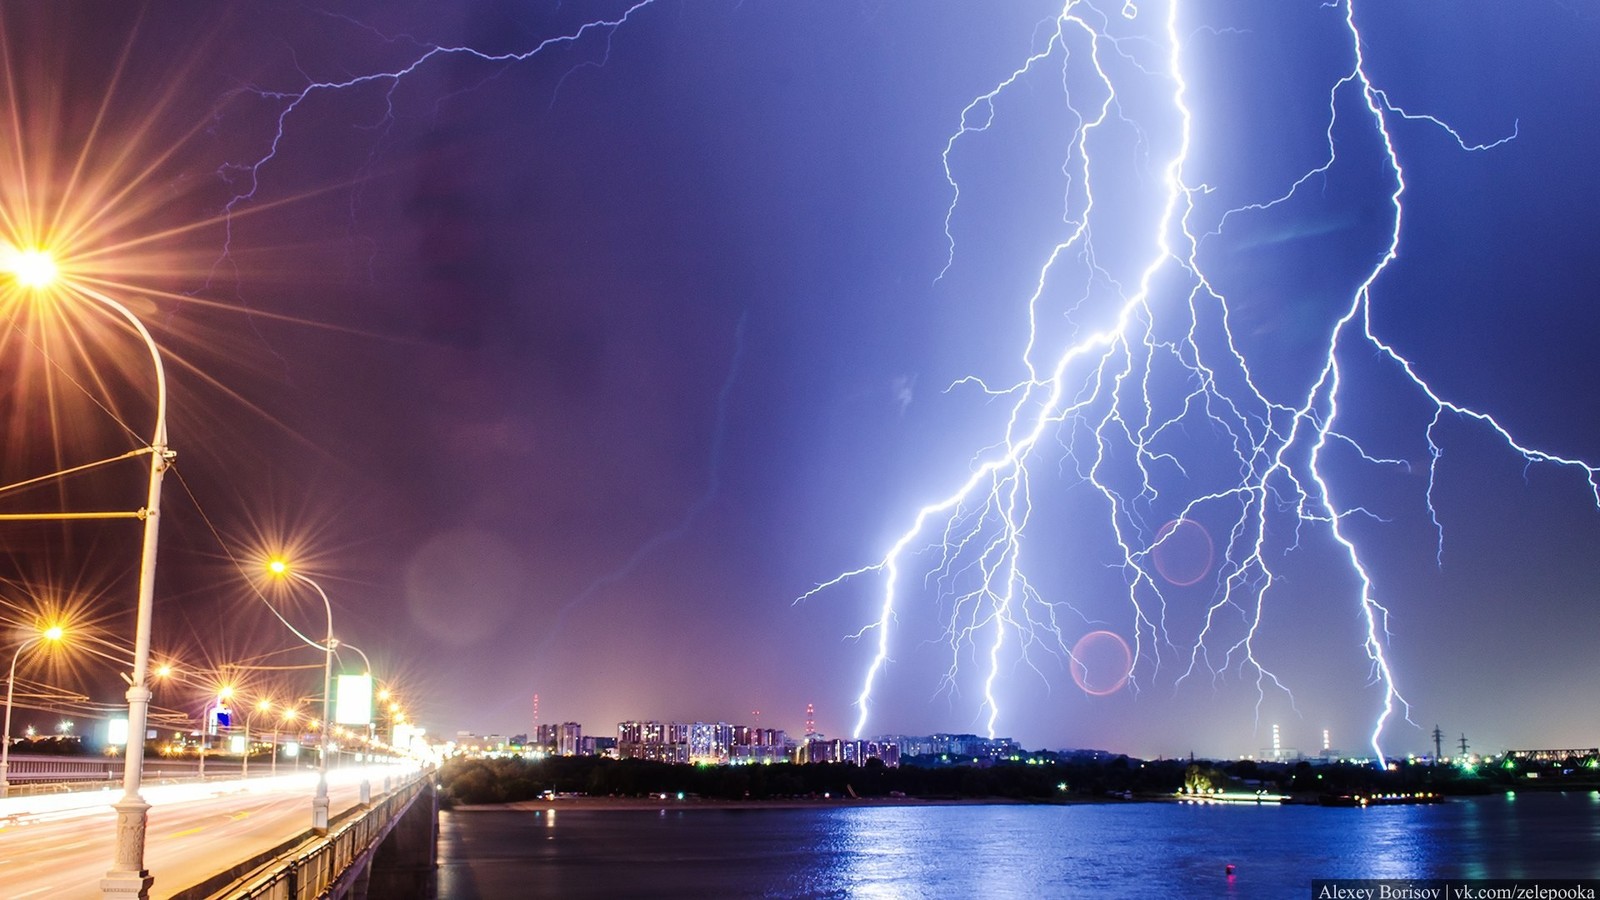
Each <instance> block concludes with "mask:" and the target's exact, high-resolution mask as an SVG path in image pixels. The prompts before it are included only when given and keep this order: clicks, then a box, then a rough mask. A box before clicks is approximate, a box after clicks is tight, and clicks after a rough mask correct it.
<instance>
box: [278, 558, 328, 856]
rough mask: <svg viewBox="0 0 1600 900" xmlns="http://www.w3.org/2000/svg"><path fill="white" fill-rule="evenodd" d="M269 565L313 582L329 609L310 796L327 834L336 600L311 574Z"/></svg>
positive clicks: (315, 820) (314, 818) (315, 821)
mask: <svg viewBox="0 0 1600 900" xmlns="http://www.w3.org/2000/svg"><path fill="white" fill-rule="evenodd" d="M267 569H268V571H270V572H271V573H272V574H274V575H277V576H279V577H282V578H293V579H295V580H296V581H300V582H302V583H304V584H307V585H310V586H311V588H312V590H314V591H316V592H317V596H318V597H321V598H322V608H323V609H324V610H326V611H327V613H328V631H327V639H326V640H325V641H324V642H323V645H322V650H323V661H322V737H321V738H320V739H319V740H318V741H317V793H316V795H315V796H313V797H312V798H311V828H312V830H314V831H316V832H317V833H318V834H327V833H328V737H329V735H330V734H331V733H332V732H333V729H332V728H331V727H330V723H331V722H332V721H333V648H334V640H333V604H332V603H331V602H329V600H328V593H327V591H324V590H323V589H322V585H320V584H317V583H316V582H315V581H313V580H312V579H311V578H310V577H309V576H306V575H302V574H301V573H299V572H296V571H293V570H292V569H290V568H289V564H288V563H286V562H284V561H283V560H281V559H275V560H272V561H271V562H269V563H268V564H267Z"/></svg>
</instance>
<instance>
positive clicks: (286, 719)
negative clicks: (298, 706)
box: [272, 709, 299, 776]
mask: <svg viewBox="0 0 1600 900" xmlns="http://www.w3.org/2000/svg"><path fill="white" fill-rule="evenodd" d="M298 715H299V713H297V712H295V711H294V710H292V709H286V710H284V711H283V719H282V722H283V724H285V725H287V724H289V723H290V722H293V721H294V720H295V718H296V717H297V716H298ZM272 774H273V776H277V774H278V727H277V726H276V725H275V726H273V728H272Z"/></svg>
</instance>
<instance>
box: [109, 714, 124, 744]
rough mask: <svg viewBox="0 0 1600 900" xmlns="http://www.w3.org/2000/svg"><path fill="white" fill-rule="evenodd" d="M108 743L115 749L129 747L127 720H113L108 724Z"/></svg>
mask: <svg viewBox="0 0 1600 900" xmlns="http://www.w3.org/2000/svg"><path fill="white" fill-rule="evenodd" d="M106 743H107V744H109V745H111V746H113V747H122V746H126V745H127V743H128V720H127V719H111V720H109V721H108V722H106Z"/></svg>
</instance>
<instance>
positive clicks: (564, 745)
mask: <svg viewBox="0 0 1600 900" xmlns="http://www.w3.org/2000/svg"><path fill="white" fill-rule="evenodd" d="M582 744H583V726H582V725H579V724H578V723H577V722H562V723H561V724H560V725H559V726H557V731H556V747H555V752H556V753H558V754H560V755H561V756H578V755H580V754H581V752H582V749H583V748H582Z"/></svg>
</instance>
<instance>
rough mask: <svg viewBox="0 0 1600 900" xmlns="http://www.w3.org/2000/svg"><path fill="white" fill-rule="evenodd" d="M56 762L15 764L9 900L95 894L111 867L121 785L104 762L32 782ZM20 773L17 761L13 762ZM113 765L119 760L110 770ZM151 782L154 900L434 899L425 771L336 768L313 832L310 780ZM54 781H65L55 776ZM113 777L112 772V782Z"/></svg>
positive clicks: (177, 774)
mask: <svg viewBox="0 0 1600 900" xmlns="http://www.w3.org/2000/svg"><path fill="white" fill-rule="evenodd" d="M64 762H65V761H63V760H51V759H49V758H45V759H44V760H42V761H37V762H36V761H34V760H27V759H22V758H16V759H13V760H12V763H13V772H14V773H17V774H16V776H15V777H17V780H18V782H19V783H18V784H17V785H14V786H13V789H12V795H11V796H10V797H7V798H4V799H0V884H3V885H4V886H5V892H4V893H5V896H6V897H7V898H8V900H31V898H47V897H52V898H53V897H98V896H100V879H101V878H102V877H103V876H104V875H105V873H106V871H107V869H108V868H109V867H110V865H111V861H112V859H113V858H114V844H115V837H116V835H115V813H114V812H113V810H112V808H111V805H110V804H111V803H113V802H115V801H116V800H117V799H119V798H120V796H121V785H120V781H119V779H118V777H113V778H111V779H109V781H110V782H111V783H109V784H107V783H104V782H105V781H107V779H106V776H105V774H104V771H105V770H104V769H103V768H100V769H98V770H96V767H97V766H99V767H103V766H105V765H106V763H105V762H104V761H98V760H96V761H91V760H84V759H81V758H80V759H77V760H72V761H70V762H71V763H73V764H72V765H66V766H65V767H64V768H66V769H70V770H72V772H71V773H69V774H68V775H67V777H69V778H70V777H74V776H76V777H86V778H87V780H86V781H78V782H77V783H75V784H74V783H72V782H70V781H68V782H62V781H52V782H41V781H35V782H34V783H31V784H30V780H31V779H36V778H38V777H39V775H40V773H41V771H42V770H43V769H48V768H50V767H52V766H54V767H56V768H57V769H60V768H63V766H62V763H64ZM19 763H21V765H18V764H19ZM111 765H113V766H114V767H115V768H117V769H120V768H121V767H120V765H117V764H116V763H115V762H114V761H113V762H112V763H111ZM146 766H147V770H146V771H147V772H148V773H150V775H151V776H152V777H151V778H150V779H149V780H147V781H146V789H145V791H144V796H145V799H146V800H147V801H148V802H150V803H151V805H152V808H151V810H150V819H149V828H148V831H147V843H146V852H145V860H146V864H147V865H148V866H149V869H150V873H151V875H152V876H154V879H155V881H154V884H153V886H152V887H151V890H150V893H149V896H150V897H152V898H179V900H224V898H271V900H309V898H317V897H329V898H356V900H360V898H365V897H368V896H371V897H374V898H391V897H392V898H408V897H427V896H430V895H431V894H432V890H433V882H434V845H435V840H436V834H437V828H438V826H437V822H438V799H437V795H436V793H435V786H434V782H433V772H432V770H431V769H418V768H416V767H415V766H402V765H368V766H347V767H340V768H335V769H332V770H330V772H329V775H328V780H329V796H330V798H331V801H332V813H333V815H332V818H331V820H330V822H329V828H328V831H327V833H326V834H319V833H317V832H315V831H313V830H312V829H311V828H310V827H309V826H310V824H311V796H312V792H313V790H314V788H315V784H316V777H317V776H316V773H315V772H314V771H311V770H309V769H307V770H302V771H298V772H295V771H290V772H287V773H283V774H277V775H273V774H270V773H268V772H261V773H259V775H258V774H257V772H256V769H255V767H252V768H251V773H250V774H251V777H250V778H248V779H243V778H240V777H239V773H238V772H237V771H227V770H223V769H221V768H220V767H218V766H216V764H215V763H208V765H207V771H208V775H207V777H206V778H204V779H202V778H200V777H199V776H198V775H197V774H193V773H190V772H189V771H186V770H185V769H184V767H179V766H174V767H172V768H173V771H172V772H170V773H167V774H164V775H163V776H162V777H160V778H156V777H154V776H155V772H156V770H157V769H158V768H161V767H160V765H159V764H158V763H157V761H155V760H150V761H148V762H147V763H146ZM58 774H59V773H58ZM117 775H120V772H119V773H117Z"/></svg>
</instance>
